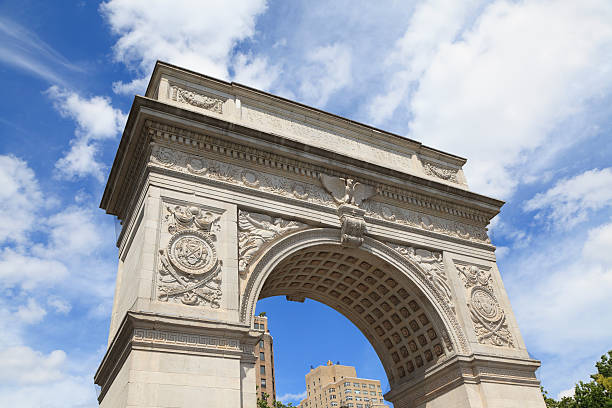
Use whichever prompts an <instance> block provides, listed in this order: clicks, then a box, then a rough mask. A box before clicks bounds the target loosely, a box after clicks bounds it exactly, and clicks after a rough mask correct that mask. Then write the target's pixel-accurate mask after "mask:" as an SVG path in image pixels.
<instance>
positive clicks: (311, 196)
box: [150, 144, 490, 244]
mask: <svg viewBox="0 0 612 408" xmlns="http://www.w3.org/2000/svg"><path fill="white" fill-rule="evenodd" d="M150 165H153V166H161V167H164V168H168V169H172V170H175V171H179V172H182V173H186V174H191V175H194V176H197V177H203V178H207V179H211V180H216V181H220V182H225V183H230V184H234V185H239V186H242V187H245V188H248V189H252V190H258V191H261V192H265V193H270V194H274V195H275V196H281V197H287V198H290V199H296V200H300V201H303V202H307V203H309V204H312V205H318V206H324V207H327V208H334V209H335V208H337V203H336V201H335V200H334V198H333V195H331V194H329V193H328V192H327V191H326V190H325V189H324V188H323V187H322V186H321V185H319V184H310V183H305V182H302V181H298V180H294V179H290V178H287V177H281V176H278V175H275V174H270V173H264V172H260V171H255V170H251V169H249V168H245V167H242V166H238V165H235V164H231V163H223V162H221V161H217V160H213V159H210V158H207V157H203V156H199V155H194V154H188V153H184V152H181V151H179V150H175V149H171V148H169V147H165V146H160V145H157V144H155V145H154V146H153V148H152V157H151V163H150ZM301 175H302V176H305V175H306V174H301ZM313 181H314V180H313ZM314 182H316V183H319V181H318V180H317V181H314ZM361 207H362V208H363V210H365V217H370V218H372V219H378V220H385V221H389V222H393V223H397V224H401V225H405V226H409V227H412V228H416V229H421V230H426V231H431V232H434V233H439V234H443V235H447V236H451V237H454V238H459V239H462V240H467V241H472V242H476V243H480V244H490V240H489V237H488V236H487V232H486V228H484V227H477V226H474V225H470V224H465V223H462V222H459V221H454V220H448V219H444V218H441V217H436V216H433V215H426V214H421V213H418V212H416V211H413V210H409V209H405V208H400V207H397V206H393V205H388V204H383V203H380V202H377V201H373V200H372V199H370V200H366V201H364V202H363V203H361Z"/></svg>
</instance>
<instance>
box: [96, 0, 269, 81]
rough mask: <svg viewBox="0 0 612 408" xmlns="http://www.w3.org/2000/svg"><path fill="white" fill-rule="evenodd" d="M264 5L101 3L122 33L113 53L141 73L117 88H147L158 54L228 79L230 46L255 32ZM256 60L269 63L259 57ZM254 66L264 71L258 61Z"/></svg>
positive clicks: (191, 0)
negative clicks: (257, 19)
mask: <svg viewBox="0 0 612 408" xmlns="http://www.w3.org/2000/svg"><path fill="white" fill-rule="evenodd" d="M265 9H266V2H265V1H264V0H252V1H248V0H247V1H244V0H243V1H233V2H202V1H197V0H177V1H174V2H173V3H172V7H168V5H167V3H165V2H163V1H146V0H137V1H134V0H111V1H108V2H105V3H102V4H101V5H100V12H101V13H102V15H103V16H104V18H105V19H106V20H107V21H108V23H109V25H110V28H111V30H112V32H113V33H114V34H115V35H117V36H118V37H119V38H118V40H117V42H116V43H115V45H114V47H113V54H114V58H115V60H116V61H119V62H122V63H124V64H125V65H126V66H127V67H128V68H130V69H132V70H133V71H134V72H136V73H137V75H138V79H136V80H135V81H133V82H131V83H128V84H123V83H115V84H114V86H113V88H114V89H115V91H117V92H122V93H125V92H129V93H131V92H133V91H134V90H137V91H140V92H142V91H144V89H143V88H144V87H143V85H144V83H145V80H144V79H143V78H146V77H148V75H149V73H150V72H151V70H152V69H153V65H154V63H155V61H156V60H158V59H160V60H164V61H167V62H170V63H173V64H177V65H180V66H181V67H184V68H188V69H192V70H195V71H198V72H202V73H205V74H207V75H211V76H214V77H218V78H221V79H229V71H228V67H229V66H230V65H231V51H232V50H233V49H234V47H235V46H236V45H237V44H238V43H239V42H240V41H243V40H246V39H248V38H250V37H251V36H253V35H254V34H255V19H256V17H257V16H258V15H259V14H261V13H263V12H264V11H265ZM238 62H239V63H240V61H238ZM252 63H254V64H256V65H260V64H264V65H265V64H266V63H265V61H264V60H263V59H261V58H256V59H254V60H253V61H252ZM239 69H240V70H242V71H245V70H246V68H245V67H240V66H239ZM252 69H253V70H256V71H259V72H262V69H261V68H260V67H258V66H254V67H253V68H252ZM246 85H248V84H246ZM141 87H143V88H141ZM140 92H139V93H140Z"/></svg>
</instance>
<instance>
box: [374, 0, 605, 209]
mask: <svg viewBox="0 0 612 408" xmlns="http://www.w3.org/2000/svg"><path fill="white" fill-rule="evenodd" d="M438 3H439V2H434V1H432V2H424V3H421V5H420V6H419V7H417V9H416V11H415V13H414V15H413V17H412V19H411V23H410V25H409V27H408V29H407V30H406V32H405V35H404V37H403V38H402V39H401V40H400V41H399V42H398V43H397V45H396V47H395V48H394V50H393V51H392V52H391V53H390V54H389V57H388V61H390V62H389V64H390V65H389V66H390V68H389V70H388V71H387V72H386V75H387V76H388V77H389V78H391V79H390V83H389V88H388V89H387V91H386V92H384V93H383V94H381V95H378V96H377V97H376V98H375V99H374V100H373V103H372V106H371V107H370V116H371V117H372V118H373V119H375V120H378V121H381V120H384V119H386V118H389V117H390V116H391V114H392V113H393V112H395V111H396V110H397V108H398V107H399V106H402V110H403V115H404V116H406V117H409V118H411V122H410V132H409V136H410V137H411V138H414V139H416V140H419V141H421V142H423V143H425V144H427V145H431V146H435V147H436V148H439V149H442V150H445V151H449V152H452V153H455V154H459V155H462V156H464V157H468V158H469V161H468V164H467V165H466V173H467V176H468V180H469V181H470V185H471V187H472V188H473V189H474V190H475V191H478V192H481V193H485V194H490V195H494V196H499V197H502V198H505V197H508V196H509V195H510V194H512V192H513V191H514V190H515V189H516V187H517V185H518V184H519V183H521V182H523V179H524V180H525V181H533V179H534V175H538V174H541V173H545V172H546V170H547V167H548V166H549V165H550V164H551V161H554V159H555V157H556V154H557V152H559V151H561V150H563V149H567V148H568V147H569V146H571V145H572V144H574V143H577V141H578V140H580V138H581V137H582V138H584V137H587V136H588V134H589V133H588V132H587V131H585V130H584V129H581V132H576V133H577V134H570V133H571V132H569V131H566V130H567V129H565V128H564V127H563V125H564V124H565V122H566V121H568V120H570V119H571V118H574V117H575V116H576V115H578V114H580V113H582V112H583V111H584V109H585V108H586V107H587V106H590V104H595V103H597V101H599V100H600V99H599V98H602V97H605V96H606V95H609V94H610V90H611V89H612V76H610V75H609V72H610V71H612V60H611V59H610V58H609V57H608V56H609V55H610V53H611V52H612V25H610V24H609V22H610V21H611V20H612V3H610V2H608V1H602V0H591V1H585V2H575V1H571V0H557V1H549V2H544V1H533V2H510V1H502V0H499V1H495V2H493V3H489V4H487V5H484V6H483V5H480V4H479V2H478V1H474V2H470V3H464V2H449V3H450V4H448V5H447V7H440V6H439V4H438ZM430 26H431V28H430ZM561 130H562V131H561Z"/></svg>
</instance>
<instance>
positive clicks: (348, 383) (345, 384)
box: [344, 381, 380, 389]
mask: <svg viewBox="0 0 612 408" xmlns="http://www.w3.org/2000/svg"><path fill="white" fill-rule="evenodd" d="M344 386H345V387H350V386H351V383H350V382H348V381H347V382H345V383H344ZM368 386H369V387H370V388H372V389H374V388H376V387H377V386H375V385H374V384H361V388H368ZM353 387H358V388H359V383H353ZM378 388H380V385H378Z"/></svg>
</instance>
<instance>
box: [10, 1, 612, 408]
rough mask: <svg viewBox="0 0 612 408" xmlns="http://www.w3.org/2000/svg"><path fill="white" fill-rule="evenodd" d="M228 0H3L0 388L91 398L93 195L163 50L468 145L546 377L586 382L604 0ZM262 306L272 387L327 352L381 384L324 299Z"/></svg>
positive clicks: (608, 18)
mask: <svg viewBox="0 0 612 408" xmlns="http://www.w3.org/2000/svg"><path fill="white" fill-rule="evenodd" d="M225 3H226V2H212V1H211V2H206V1H182V0H174V1H172V2H167V3H163V2H158V1H151V0H149V1H124V0H111V1H108V2H104V3H98V2H86V1H61V2H34V1H27V0H20V1H11V0H8V1H6V0H5V1H2V2H0V86H1V89H2V90H3V92H2V96H1V97H0V137H1V140H2V143H1V145H0V146H1V147H0V149H1V150H0V186H2V188H1V189H0V291H1V294H2V296H0V331H1V332H2V333H3V336H1V338H0V365H1V367H0V406H20V407H40V406H45V407H94V406H96V401H95V388H94V386H93V381H92V377H93V373H94V371H95V369H96V368H97V365H98V363H99V361H100V359H101V357H102V355H103V353H104V351H105V345H106V339H107V333H108V325H109V315H110V311H111V306H112V296H113V290H114V279H115V271H116V248H115V246H114V241H115V226H114V222H113V219H112V217H110V216H106V215H105V214H104V213H103V211H101V210H99V209H98V204H99V199H100V197H101V193H102V191H103V187H104V182H105V180H106V177H107V174H108V171H109V169H110V165H111V163H112V159H113V157H114V154H115V151H116V148H117V145H118V143H119V137H120V132H121V130H122V128H123V125H124V121H125V117H126V114H127V112H128V111H129V107H130V104H131V101H132V98H133V95H134V94H135V93H140V94H142V93H143V92H144V84H145V83H146V81H147V80H148V76H149V75H150V72H151V70H152V68H153V64H154V61H155V60H157V59H160V60H164V61H167V62H170V63H174V64H178V65H181V66H184V67H186V68H190V69H193V70H196V71H199V72H202V73H205V74H209V75H212V76H216V77H219V78H222V79H226V80H235V81H237V82H240V83H244V84H246V85H250V86H253V87H256V88H260V89H264V90H266V91H270V92H272V93H276V94H279V95H282V96H285V97H288V98H291V99H294V100H297V101H299V102H302V103H306V104H309V105H312V106H315V107H317V108H321V109H324V110H328V111H330V112H332V113H335V114H339V115H342V116H346V117H349V118H351V119H354V120H357V121H360V122H364V123H367V124H372V125H375V126H377V127H380V128H383V129H386V130H390V131H393V132H396V133H399V134H402V135H406V136H407V137H410V138H413V139H416V140H419V141H421V142H423V143H425V144H427V145H430V146H433V147H436V148H439V149H442V150H446V151H449V152H452V153H454V154H458V155H461V156H464V157H467V158H468V160H469V161H468V164H467V165H466V167H465V169H466V174H467V177H468V182H469V184H470V187H471V188H472V189H473V190H474V191H476V192H479V193H483V194H487V195H491V196H494V197H497V198H501V199H504V200H506V201H507V204H506V205H505V206H504V208H503V210H502V212H501V214H500V215H499V216H498V217H496V218H495V219H494V221H493V223H492V225H491V226H490V234H491V237H492V240H493V242H494V244H495V245H496V246H497V247H498V250H497V255H498V262H499V267H500V270H501V272H502V275H503V277H504V283H505V286H506V289H507V291H508V293H509V296H510V300H511V303H512V305H513V308H514V311H515V313H516V315H517V318H518V321H519V325H520V328H521V331H522V334H523V337H524V338H525V341H526V343H527V346H528V349H529V351H530V353H531V355H532V356H533V357H534V358H537V359H540V360H542V364H543V365H542V368H541V369H540V370H539V372H538V376H539V378H541V380H542V382H543V385H544V386H545V387H546V388H547V389H548V390H549V391H550V393H551V395H553V396H556V395H558V394H560V393H561V394H563V393H566V392H567V390H568V389H571V388H572V387H573V384H574V383H575V382H576V381H578V380H585V379H588V374H589V373H590V372H592V371H593V363H594V362H595V360H597V359H598V358H599V356H600V355H602V354H603V353H604V352H606V351H607V350H608V349H611V348H612V313H610V299H611V298H612V296H611V294H612V251H611V250H610V249H611V248H612V159H610V158H611V157H612V135H611V131H612V120H611V118H612V115H611V113H612V112H611V111H612V103H610V102H611V99H612V3H610V2H609V1H606V0H602V1H596V0H592V1H591V0H589V1H586V0H585V1H581V2H575V1H571V0H568V1H561V0H559V1H530V2H522V1H515V2H512V1H501V0H496V1H479V0H473V1H462V2H457V1H453V0H447V1H444V0H432V1H415V2H408V1H388V2H385V1H383V2H355V1H336V2H334V3H333V4H331V5H330V4H328V3H330V2H328V1H317V0H313V1H308V2H283V1H269V2H265V1H264V0H258V1H250V2H249V1H236V2H233V4H231V5H230V4H225ZM227 3H229V2H227ZM257 309H258V312H259V311H266V312H267V313H268V316H269V318H270V326H271V329H272V333H273V335H274V338H275V346H276V359H275V363H276V375H277V391H278V395H279V396H283V395H284V396H285V401H287V402H288V401H291V398H292V397H291V394H296V395H297V394H300V393H301V392H303V389H304V377H303V376H304V374H305V373H306V371H307V370H308V368H309V367H310V365H315V366H316V365H318V364H323V363H325V361H327V360H328V359H331V360H333V361H341V362H342V363H345V364H354V365H356V366H357V369H358V374H359V375H361V376H364V377H370V378H379V379H381V381H382V382H383V384H385V383H386V380H385V378H384V372H383V369H382V367H381V365H380V362H379V361H378V359H377V357H376V355H375V353H374V351H373V349H372V348H371V347H370V346H369V344H368V343H367V341H366V340H365V338H364V337H363V336H362V335H361V334H360V333H359V332H358V331H357V329H356V328H355V327H354V326H352V324H351V323H350V322H348V321H347V320H346V319H345V318H344V317H342V316H340V315H339V314H338V313H336V312H335V311H333V310H331V309H329V308H328V307H326V306H324V305H321V304H317V303H315V302H312V301H307V302H306V303H304V304H296V303H287V302H286V301H285V300H284V299H279V298H272V299H265V300H262V301H260V302H259V304H258V308H257ZM325 339H327V340H325ZM383 388H384V386H383ZM297 398H299V397H294V401H295V400H296V399H297Z"/></svg>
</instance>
